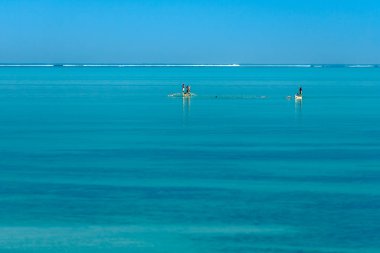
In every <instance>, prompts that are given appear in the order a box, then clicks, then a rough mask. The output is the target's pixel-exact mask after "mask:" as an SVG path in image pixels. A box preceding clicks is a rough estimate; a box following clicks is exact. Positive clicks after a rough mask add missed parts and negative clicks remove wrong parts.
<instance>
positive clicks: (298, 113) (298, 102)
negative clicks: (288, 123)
mask: <svg viewBox="0 0 380 253" xmlns="http://www.w3.org/2000/svg"><path fill="white" fill-rule="evenodd" d="M294 113H295V117H296V119H301V118H302V99H295V100H294Z"/></svg>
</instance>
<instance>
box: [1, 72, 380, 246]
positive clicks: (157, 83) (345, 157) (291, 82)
mask: <svg viewBox="0 0 380 253" xmlns="http://www.w3.org/2000/svg"><path fill="white" fill-rule="evenodd" d="M182 82H185V83H186V84H190V85H191V86H192V91H193V92H194V93H196V94H197V95H198V96H195V97H193V98H191V99H182V98H173V97H168V94H171V93H177V92H180V89H181V84H182ZM299 85H302V87H303V90H304V99H303V101H302V102H295V101H294V100H288V99H287V98H286V97H287V96H289V95H291V96H293V95H294V93H295V92H296V91H297V89H298V86H299ZM379 101H380V69H379V68H360V69H355V68H251V67H250V68H248V67H236V68H223V67H219V68H217V67H215V68H208V67H136V68H133V67H127V68H113V67H87V68H81V67H71V68H70V67H62V68H59V67H46V68H43V67H20V68H19V67H1V68H0V252H132V253H134V252H162V253H171V252H173V253H174V252H183V253H185V252H194V253H195V252H202V253H203V252H260V253H261V252H271V253H288V252H310V253H316V252H330V253H331V252H343V253H344V252H380V234H379V231H380V102H379Z"/></svg>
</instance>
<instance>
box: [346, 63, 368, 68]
mask: <svg viewBox="0 0 380 253" xmlns="http://www.w3.org/2000/svg"><path fill="white" fill-rule="evenodd" d="M348 67H349V68H373V67H375V66H374V65H371V64H357V65H348Z"/></svg>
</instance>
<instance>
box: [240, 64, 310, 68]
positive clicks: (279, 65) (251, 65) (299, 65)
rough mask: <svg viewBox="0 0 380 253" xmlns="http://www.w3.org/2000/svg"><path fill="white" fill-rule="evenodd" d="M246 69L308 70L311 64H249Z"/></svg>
mask: <svg viewBox="0 0 380 253" xmlns="http://www.w3.org/2000/svg"><path fill="white" fill-rule="evenodd" d="M245 66H247V67H271V68H272V67H279V68H284V67H286V68H310V67H312V65H311V64H249V65H245Z"/></svg>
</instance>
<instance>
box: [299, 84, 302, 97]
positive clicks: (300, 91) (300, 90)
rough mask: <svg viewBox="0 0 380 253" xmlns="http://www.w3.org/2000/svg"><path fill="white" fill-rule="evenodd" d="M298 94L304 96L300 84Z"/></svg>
mask: <svg viewBox="0 0 380 253" xmlns="http://www.w3.org/2000/svg"><path fill="white" fill-rule="evenodd" d="M298 94H299V95H300V96H302V87H301V86H300V89H299V90H298Z"/></svg>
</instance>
